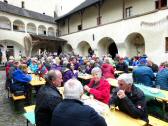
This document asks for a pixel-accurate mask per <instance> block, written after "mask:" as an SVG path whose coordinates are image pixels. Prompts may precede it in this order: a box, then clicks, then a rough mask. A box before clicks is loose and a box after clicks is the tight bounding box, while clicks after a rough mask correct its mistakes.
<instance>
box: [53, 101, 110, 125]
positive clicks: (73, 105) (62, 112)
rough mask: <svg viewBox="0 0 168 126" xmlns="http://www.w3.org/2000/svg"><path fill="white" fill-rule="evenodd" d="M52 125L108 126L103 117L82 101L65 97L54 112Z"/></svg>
mask: <svg viewBox="0 0 168 126" xmlns="http://www.w3.org/2000/svg"><path fill="white" fill-rule="evenodd" d="M51 126H107V124H106V122H105V120H104V118H103V117H101V116H100V115H98V113H97V112H95V110H94V109H93V108H91V107H89V106H87V105H83V103H82V102H81V101H78V100H69V99H65V100H63V102H61V103H60V104H59V105H58V106H57V107H56V108H55V109H54V112H53V116H52V122H51Z"/></svg>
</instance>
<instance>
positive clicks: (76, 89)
mask: <svg viewBox="0 0 168 126" xmlns="http://www.w3.org/2000/svg"><path fill="white" fill-rule="evenodd" d="M82 94H83V86H82V84H81V82H80V81H78V80H77V79H70V80H68V81H67V82H66V83H65V84H64V98H65V99H77V100H80V98H81V96H82Z"/></svg>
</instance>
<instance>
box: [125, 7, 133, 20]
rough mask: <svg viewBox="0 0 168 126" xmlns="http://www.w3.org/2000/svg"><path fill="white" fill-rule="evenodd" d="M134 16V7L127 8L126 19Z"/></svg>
mask: <svg viewBox="0 0 168 126" xmlns="http://www.w3.org/2000/svg"><path fill="white" fill-rule="evenodd" d="M131 16H132V7H127V8H126V18H128V17H131Z"/></svg>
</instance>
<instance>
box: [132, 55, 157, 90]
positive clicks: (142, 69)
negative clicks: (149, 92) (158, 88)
mask: <svg viewBox="0 0 168 126" xmlns="http://www.w3.org/2000/svg"><path fill="white" fill-rule="evenodd" d="M139 63H140V65H139V66H138V67H137V68H135V69H134V70H133V79H134V82H135V83H142V84H144V85H145V86H149V87H153V86H154V84H153V81H154V77H155V76H154V73H153V71H152V69H151V68H150V67H148V66H146V59H143V58H142V59H140V60H139Z"/></svg>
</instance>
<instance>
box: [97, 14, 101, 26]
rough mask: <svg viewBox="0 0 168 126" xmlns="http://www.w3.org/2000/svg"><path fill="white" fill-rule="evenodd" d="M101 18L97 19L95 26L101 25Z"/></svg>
mask: <svg viewBox="0 0 168 126" xmlns="http://www.w3.org/2000/svg"><path fill="white" fill-rule="evenodd" d="M101 18H102V17H101V16H100V17H97V25H101Z"/></svg>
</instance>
